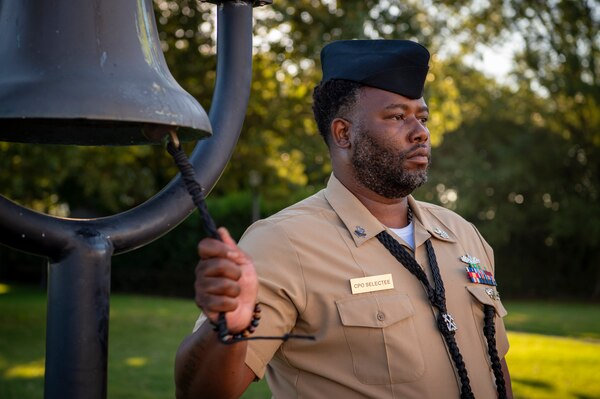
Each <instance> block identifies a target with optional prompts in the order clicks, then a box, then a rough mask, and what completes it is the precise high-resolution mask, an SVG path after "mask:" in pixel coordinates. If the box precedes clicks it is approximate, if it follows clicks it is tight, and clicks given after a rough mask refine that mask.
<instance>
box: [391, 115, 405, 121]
mask: <svg viewBox="0 0 600 399" xmlns="http://www.w3.org/2000/svg"><path fill="white" fill-rule="evenodd" d="M391 119H393V120H395V121H403V120H404V119H406V117H405V116H404V114H396V115H392V117H391Z"/></svg>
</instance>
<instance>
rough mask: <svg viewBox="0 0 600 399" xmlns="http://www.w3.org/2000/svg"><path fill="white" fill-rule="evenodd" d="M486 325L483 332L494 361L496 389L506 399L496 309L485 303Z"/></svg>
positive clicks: (491, 358) (499, 395) (499, 396)
mask: <svg viewBox="0 0 600 399" xmlns="http://www.w3.org/2000/svg"><path fill="white" fill-rule="evenodd" d="M483 313H484V319H483V320H484V326H483V334H484V335H485V339H486V340H487V344H488V354H489V355H490V360H491V362H492V371H493V372H494V377H495V378H496V390H497V391H498V399H506V382H505V381H504V373H503V372H502V365H501V364H500V357H499V356H498V349H496V326H495V324H494V316H495V314H496V311H495V310H494V307H493V306H491V305H484V307H483Z"/></svg>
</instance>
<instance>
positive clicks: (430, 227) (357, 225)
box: [325, 173, 456, 247]
mask: <svg viewBox="0 0 600 399" xmlns="http://www.w3.org/2000/svg"><path fill="white" fill-rule="evenodd" d="M325 198H326V199H327V201H328V202H329V204H330V205H331V207H332V208H333V209H334V210H335V212H336V213H337V215H338V216H339V218H340V219H341V220H342V223H344V225H345V226H346V229H348V232H349V233H350V236H351V237H352V239H353V240H354V243H355V244H356V246H357V247H358V246H360V245H362V244H363V243H365V242H366V241H368V240H370V239H371V238H373V237H375V236H376V235H377V234H379V233H380V232H382V231H383V230H385V229H386V227H385V226H384V225H383V224H382V223H381V222H380V221H379V220H377V218H375V216H373V215H372V214H371V212H369V210H368V209H367V208H366V207H365V206H364V205H363V204H362V202H360V201H359V200H358V198H356V197H355V196H354V194H352V192H350V190H348V189H347V188H346V187H345V186H344V185H343V184H342V183H341V182H340V181H339V180H338V179H337V178H336V177H335V175H334V174H333V173H332V174H331V177H330V178H329V181H328V183H327V188H326V189H325ZM408 204H409V206H410V208H411V209H412V211H413V216H414V218H413V222H414V224H415V247H419V246H420V245H422V244H423V243H424V242H425V241H427V240H428V239H429V238H431V237H434V238H436V239H439V240H442V241H448V242H455V241H456V236H455V235H454V233H453V232H451V231H450V230H449V229H448V228H446V227H445V226H443V225H442V224H441V222H440V221H439V220H438V219H437V218H435V217H433V216H432V215H431V213H430V212H428V211H427V210H425V209H424V208H423V206H422V205H421V204H420V203H419V202H418V201H416V200H415V199H414V198H413V197H412V195H409V196H408Z"/></svg>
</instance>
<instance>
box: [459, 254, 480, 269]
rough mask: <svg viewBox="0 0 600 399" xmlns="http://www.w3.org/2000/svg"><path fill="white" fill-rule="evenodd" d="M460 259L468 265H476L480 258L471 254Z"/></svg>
mask: <svg viewBox="0 0 600 399" xmlns="http://www.w3.org/2000/svg"><path fill="white" fill-rule="evenodd" d="M460 260H461V261H463V262H465V263H466V264H467V265H471V266H475V265H478V264H479V259H477V258H476V257H474V256H471V255H469V254H467V255H463V256H461V257H460Z"/></svg>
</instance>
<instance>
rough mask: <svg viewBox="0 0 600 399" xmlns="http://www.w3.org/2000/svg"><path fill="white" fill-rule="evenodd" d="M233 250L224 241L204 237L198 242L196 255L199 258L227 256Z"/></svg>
mask: <svg viewBox="0 0 600 399" xmlns="http://www.w3.org/2000/svg"><path fill="white" fill-rule="evenodd" d="M232 252H234V251H232V249H231V248H230V247H229V246H228V245H227V244H225V243H223V242H221V241H219V240H215V239H214V238H205V239H203V240H200V242H199V243H198V255H199V256H200V259H210V258H227V257H230V256H232V255H231V253H232Z"/></svg>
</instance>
